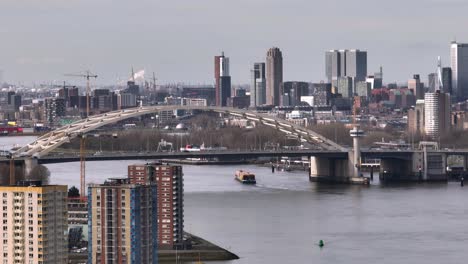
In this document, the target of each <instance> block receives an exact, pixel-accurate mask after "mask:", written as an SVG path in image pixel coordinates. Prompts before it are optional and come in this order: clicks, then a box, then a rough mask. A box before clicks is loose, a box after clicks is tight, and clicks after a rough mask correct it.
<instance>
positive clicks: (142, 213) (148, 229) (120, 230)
mask: <svg viewBox="0 0 468 264" xmlns="http://www.w3.org/2000/svg"><path fill="white" fill-rule="evenodd" d="M157 199H158V197H157V191H156V186H155V185H138V184H130V183H129V180H128V179H110V180H108V181H106V182H105V183H104V184H90V185H89V187H88V208H89V216H88V218H89V222H88V228H89V242H88V243H89V244H88V252H89V253H88V263H91V264H98V263H130V264H137V263H152V264H156V263H158V255H157V243H156V237H157V205H156V203H157Z"/></svg>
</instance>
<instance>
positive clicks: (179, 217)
mask: <svg viewBox="0 0 468 264" xmlns="http://www.w3.org/2000/svg"><path fill="white" fill-rule="evenodd" d="M128 178H129V179H130V182H131V183H134V184H150V183H155V184H156V186H157V190H158V201H157V203H158V236H157V237H158V240H157V241H158V244H159V247H160V248H167V249H172V248H175V247H183V233H184V184H183V173H182V166H178V165H163V164H157V163H155V164H145V165H130V166H128Z"/></svg>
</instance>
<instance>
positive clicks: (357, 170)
mask: <svg viewBox="0 0 468 264" xmlns="http://www.w3.org/2000/svg"><path fill="white" fill-rule="evenodd" d="M349 135H350V136H351V137H352V138H353V175H352V177H361V142H360V141H361V140H360V138H362V137H364V131H363V130H361V129H359V126H358V125H355V126H354V128H353V129H351V131H349Z"/></svg>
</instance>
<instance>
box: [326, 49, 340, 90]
mask: <svg viewBox="0 0 468 264" xmlns="http://www.w3.org/2000/svg"><path fill="white" fill-rule="evenodd" d="M340 58H341V54H340V52H339V51H338V50H330V51H327V52H325V72H326V75H327V79H328V82H329V83H331V82H332V81H336V80H338V77H340V76H342V75H341V60H340Z"/></svg>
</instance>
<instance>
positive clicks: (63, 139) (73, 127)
mask: <svg viewBox="0 0 468 264" xmlns="http://www.w3.org/2000/svg"><path fill="white" fill-rule="evenodd" d="M169 110H201V111H207V112H216V113H222V114H228V115H231V116H235V117H241V118H245V119H248V120H251V121H255V122H257V123H261V124H263V125H266V126H270V127H273V128H275V129H277V130H279V131H281V132H283V133H285V134H288V135H291V136H294V137H296V138H300V139H303V140H305V141H307V142H309V143H311V144H313V145H315V146H317V147H318V148H319V149H323V150H328V151H341V152H347V151H348V149H347V148H344V147H342V146H340V145H338V144H337V143H335V142H333V141H331V140H329V139H327V138H325V137H324V136H322V135H320V134H318V133H316V132H314V131H312V130H310V129H307V128H305V127H302V126H299V125H296V124H294V123H291V122H288V121H286V120H284V119H280V118H276V117H272V116H269V115H267V114H263V113H257V112H255V111H251V110H244V109H235V108H228V107H212V106H208V107H203V106H143V107H137V108H129V109H124V110H118V111H112V112H107V113H104V114H99V115H94V116H90V117H88V118H85V119H82V120H79V121H76V122H74V123H72V124H69V125H66V126H63V127H60V128H58V129H56V130H54V131H51V132H49V133H47V134H45V135H43V136H41V137H39V138H37V139H36V140H35V141H34V142H32V143H30V144H27V145H25V146H23V147H21V148H20V149H18V150H16V151H14V152H13V153H12V156H13V157H15V158H19V157H24V158H41V157H43V156H46V155H47V154H48V153H49V152H51V151H52V150H54V149H55V148H57V147H59V146H61V145H62V144H65V143H69V142H70V141H71V140H72V139H74V138H76V137H78V136H80V135H83V134H86V133H88V132H90V131H93V130H95V129H97V128H100V127H102V126H105V125H108V124H112V123H116V122H118V121H122V120H125V119H129V118H133V117H139V116H143V115H148V114H156V113H158V112H160V111H169Z"/></svg>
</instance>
